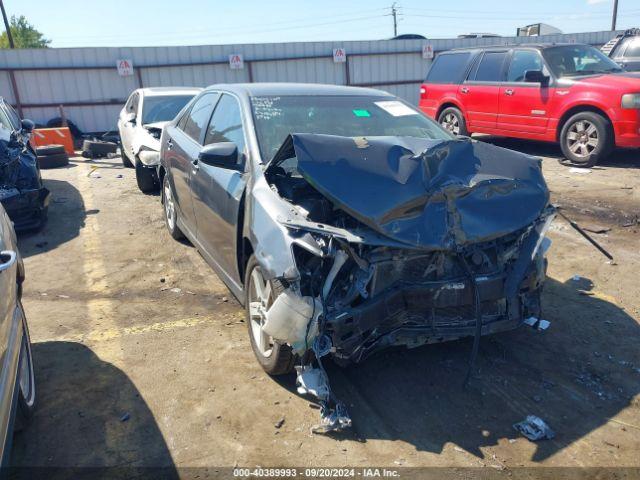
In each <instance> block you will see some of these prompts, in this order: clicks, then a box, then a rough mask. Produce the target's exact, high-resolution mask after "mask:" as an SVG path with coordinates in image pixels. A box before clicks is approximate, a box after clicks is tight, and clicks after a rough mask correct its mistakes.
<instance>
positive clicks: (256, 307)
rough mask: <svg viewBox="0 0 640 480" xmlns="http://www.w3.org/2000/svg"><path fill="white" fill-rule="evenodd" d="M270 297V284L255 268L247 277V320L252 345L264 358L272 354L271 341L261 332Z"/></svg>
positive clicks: (258, 269) (258, 268)
mask: <svg viewBox="0 0 640 480" xmlns="http://www.w3.org/2000/svg"><path fill="white" fill-rule="evenodd" d="M271 297H272V295H271V283H270V282H268V281H266V280H265V279H264V277H263V276H262V271H261V270H260V267H258V266H256V267H255V268H254V269H253V270H252V271H251V275H250V277H249V299H248V300H249V318H250V321H251V334H252V335H253V340H254V343H255V345H256V347H257V348H258V350H259V351H260V354H261V355H263V356H264V357H269V356H271V353H272V352H273V339H272V338H271V337H270V336H269V335H267V334H266V333H264V332H263V331H262V327H263V326H264V324H265V322H266V320H267V315H266V314H267V310H268V309H269V307H270V306H271V303H272V298H271Z"/></svg>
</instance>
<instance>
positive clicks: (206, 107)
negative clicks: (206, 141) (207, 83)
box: [182, 93, 218, 143]
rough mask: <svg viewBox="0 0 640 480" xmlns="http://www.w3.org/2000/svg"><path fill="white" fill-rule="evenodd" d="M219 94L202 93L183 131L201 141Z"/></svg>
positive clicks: (187, 118)
mask: <svg viewBox="0 0 640 480" xmlns="http://www.w3.org/2000/svg"><path fill="white" fill-rule="evenodd" d="M217 96H218V95H217V94H213V93H207V94H204V95H202V96H201V97H200V98H199V99H198V100H196V102H195V103H194V104H193V106H192V107H191V111H190V112H189V114H188V115H187V116H186V119H185V123H184V128H182V131H183V132H184V133H186V134H187V135H189V136H190V137H191V138H193V139H194V140H195V141H196V142H198V143H200V138H201V137H202V131H203V129H204V128H205V127H206V125H207V122H208V121H209V118H210V117H211V112H212V111H213V107H214V106H215V100H216V98H217Z"/></svg>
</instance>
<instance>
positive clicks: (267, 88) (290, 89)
mask: <svg viewBox="0 0 640 480" xmlns="http://www.w3.org/2000/svg"><path fill="white" fill-rule="evenodd" d="M218 89H219V90H226V91H228V92H232V93H236V94H238V95H246V96H248V97H256V96H274V95H282V96H284V95H301V96H313V95H331V96H341V95H345V96H347V95H349V96H362V97H393V95H391V94H390V93H387V92H383V91H382V90H376V89H373V88H361V87H347V86H342V85H324V84H318V83H230V84H224V83H223V84H216V85H211V86H209V87H207V88H206V90H218Z"/></svg>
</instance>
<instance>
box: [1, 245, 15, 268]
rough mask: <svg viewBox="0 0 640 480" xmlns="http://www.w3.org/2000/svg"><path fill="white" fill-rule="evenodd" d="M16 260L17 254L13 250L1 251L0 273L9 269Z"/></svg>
mask: <svg viewBox="0 0 640 480" xmlns="http://www.w3.org/2000/svg"><path fill="white" fill-rule="evenodd" d="M17 258H18V254H17V253H16V252H14V251H13V250H3V251H2V252H0V272H4V271H5V270H8V269H10V268H11V267H12V266H13V264H14V263H16V259H17Z"/></svg>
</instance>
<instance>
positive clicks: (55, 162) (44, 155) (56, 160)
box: [36, 145, 69, 170]
mask: <svg viewBox="0 0 640 480" xmlns="http://www.w3.org/2000/svg"><path fill="white" fill-rule="evenodd" d="M36 157H37V159H38V166H39V167H40V168H41V169H43V170H44V169H48V168H59V167H64V166H66V165H69V156H68V155H67V152H65V150H64V147H63V146H62V145H44V146H42V147H37V148H36Z"/></svg>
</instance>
